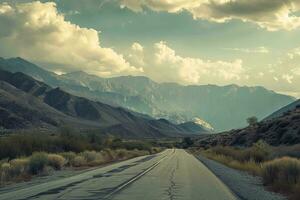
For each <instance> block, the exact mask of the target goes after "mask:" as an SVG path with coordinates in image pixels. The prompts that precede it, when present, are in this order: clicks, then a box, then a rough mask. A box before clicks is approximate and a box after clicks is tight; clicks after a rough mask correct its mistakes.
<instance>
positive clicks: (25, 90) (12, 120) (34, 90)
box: [0, 70, 207, 138]
mask: <svg viewBox="0 0 300 200" xmlns="http://www.w3.org/2000/svg"><path fill="white" fill-rule="evenodd" d="M63 125H71V126H72V127H77V128H80V129H82V130H90V129H95V130H98V131H99V133H103V134H111V135H116V136H120V137H127V138H137V137H138V138H153V137H177V136H184V135H191V134H200V133H204V131H202V132H200V131H199V129H198V130H195V131H193V130H190V129H188V128H185V127H181V126H179V125H175V124H172V123H170V122H169V121H167V120H162V119H160V120H155V119H153V118H151V117H149V116H145V115H141V114H138V113H135V112H130V111H128V110H125V109H123V108H121V107H113V106H110V105H107V104H103V103H100V102H96V101H91V100H89V99H86V98H83V97H77V96H74V95H71V94H69V93H67V92H65V91H63V90H62V89H61V88H52V87H50V86H48V85H47V84H45V83H43V82H40V81H37V80H35V79H33V78H31V77H29V76H27V75H25V74H23V73H20V72H16V73H11V72H7V71H3V70H0V126H1V127H2V128H5V129H26V128H36V127H38V128H45V129H47V128H57V127H60V126H63ZM205 133H207V131H205Z"/></svg>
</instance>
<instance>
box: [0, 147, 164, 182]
mask: <svg viewBox="0 0 300 200" xmlns="http://www.w3.org/2000/svg"><path fill="white" fill-rule="evenodd" d="M158 151H160V149H155V150H153V152H158ZM148 154H149V151H143V150H136V149H134V150H126V149H115V150H112V149H105V150H102V151H99V152H97V151H84V152H82V153H77V154H76V153H74V152H63V153H59V154H53V153H51V154H47V153H45V152H36V153H34V154H33V155H31V156H30V157H26V158H16V159H13V160H10V161H8V160H1V161H0V185H3V184H7V183H9V182H19V181H24V180H30V178H31V176H32V175H39V174H43V173H46V172H47V169H49V168H53V169H55V170H62V169H63V168H64V167H75V168H76V167H91V166H99V165H101V164H105V163H109V162H112V161H119V160H125V159H129V158H133V157H137V156H142V155H148Z"/></svg>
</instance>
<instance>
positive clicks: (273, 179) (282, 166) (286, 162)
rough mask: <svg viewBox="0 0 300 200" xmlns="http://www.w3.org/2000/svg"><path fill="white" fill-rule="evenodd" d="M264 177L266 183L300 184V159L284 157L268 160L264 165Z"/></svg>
mask: <svg viewBox="0 0 300 200" xmlns="http://www.w3.org/2000/svg"><path fill="white" fill-rule="evenodd" d="M262 177H263V181H264V183H265V184H266V185H296V184H300V161H299V160H298V159H295V158H289V157H283V158H278V159H275V160H272V161H269V162H266V163H265V164H263V166H262Z"/></svg>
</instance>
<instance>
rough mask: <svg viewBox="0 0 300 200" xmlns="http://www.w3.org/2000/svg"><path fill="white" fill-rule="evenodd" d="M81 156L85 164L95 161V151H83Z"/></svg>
mask: <svg viewBox="0 0 300 200" xmlns="http://www.w3.org/2000/svg"><path fill="white" fill-rule="evenodd" d="M81 155H82V156H83V157H84V159H85V160H86V161H87V162H93V161H95V160H96V159H97V152H96V151H84V152H83V153H81Z"/></svg>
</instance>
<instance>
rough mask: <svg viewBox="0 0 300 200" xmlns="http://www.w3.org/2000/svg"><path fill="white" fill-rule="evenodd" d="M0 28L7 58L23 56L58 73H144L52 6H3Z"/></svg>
mask: <svg viewBox="0 0 300 200" xmlns="http://www.w3.org/2000/svg"><path fill="white" fill-rule="evenodd" d="M0 27H2V28H1V29H0V44H1V46H0V53H1V55H4V56H7V57H10V56H16V55H17V56H21V57H24V58H27V59H30V60H32V61H34V62H38V63H45V64H48V65H49V66H53V70H57V71H68V70H85V71H87V72H90V73H95V74H98V75H107V76H112V75H119V74H126V73H130V74H134V73H140V72H142V68H138V67H134V66H132V65H131V64H130V63H129V62H127V61H126V60H125V58H124V56H123V55H121V54H118V53H116V52H115V51H114V50H113V49H111V48H105V47H103V46H101V41H100V37H99V35H98V32H97V31H96V30H94V29H88V28H82V27H79V26H78V25H75V24H72V23H71V22H68V21H66V20H65V18H64V15H63V14H60V13H59V12H58V11H57V8H56V4H55V3H53V2H48V3H41V2H39V1H35V2H31V3H16V4H7V3H2V4H0ZM3 27H5V28H3Z"/></svg>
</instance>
